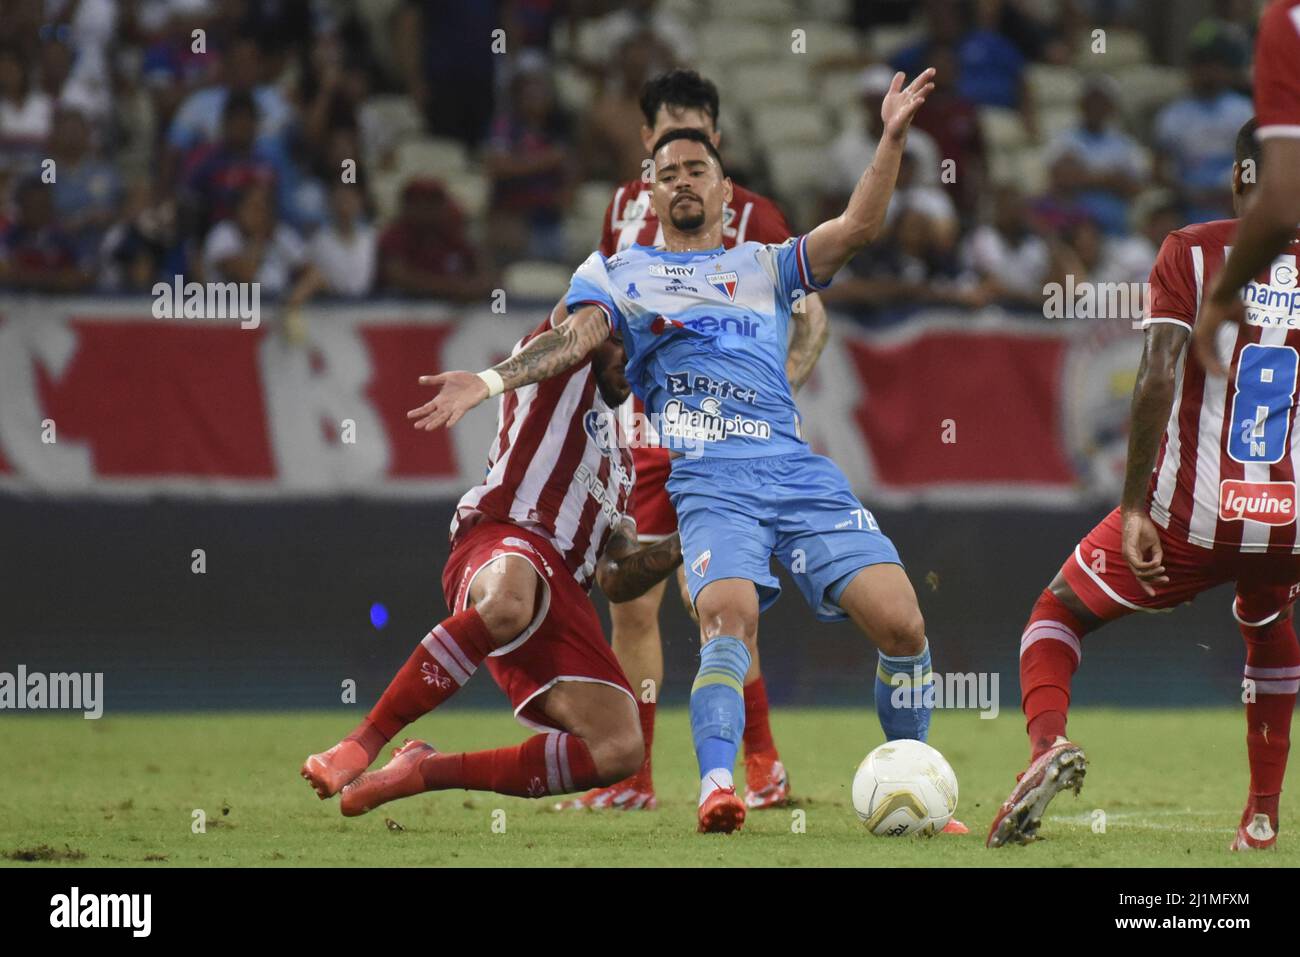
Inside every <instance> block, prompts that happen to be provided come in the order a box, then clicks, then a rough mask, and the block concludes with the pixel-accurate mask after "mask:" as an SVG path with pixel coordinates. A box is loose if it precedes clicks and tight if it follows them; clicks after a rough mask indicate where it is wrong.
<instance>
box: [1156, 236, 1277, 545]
mask: <svg viewBox="0 0 1300 957" xmlns="http://www.w3.org/2000/svg"><path fill="white" fill-rule="evenodd" d="M1236 231H1237V220H1235V219H1228V220H1219V221H1218V222H1212V223H1200V224H1198V225H1195V226H1188V227H1186V228H1185V229H1179V230H1175V231H1174V232H1172V233H1170V234H1169V236H1168V237H1167V238H1166V239H1165V241H1164V244H1163V245H1162V246H1161V247H1160V254H1159V255H1158V256H1157V257H1156V263H1155V266H1154V267H1153V268H1152V270H1151V314H1150V316H1149V317H1148V318H1147V319H1146V321H1145V324H1152V323H1161V322H1172V323H1177V324H1179V325H1182V326H1186V327H1187V329H1188V330H1190V329H1191V328H1192V325H1193V324H1194V323H1195V322H1196V316H1197V313H1198V312H1199V311H1200V305H1201V301H1202V299H1203V297H1204V296H1205V295H1206V294H1207V292H1208V290H1209V289H1210V286H1211V284H1212V283H1213V280H1214V276H1215V274H1216V273H1218V271H1219V270H1220V269H1221V268H1222V267H1223V263H1224V261H1225V260H1226V259H1227V257H1228V253H1229V251H1230V250H1231V248H1232V245H1231V244H1232V238H1233V236H1234V235H1235V234H1236ZM1297 252H1300V230H1298V231H1297V237H1296V239H1294V240H1293V241H1292V244H1291V246H1290V247H1289V248H1288V251H1287V252H1285V253H1284V254H1283V255H1281V256H1279V257H1278V258H1277V259H1276V260H1275V261H1274V262H1273V265H1272V266H1270V267H1269V269H1268V271H1267V273H1266V274H1261V275H1260V276H1257V277H1256V279H1255V281H1253V282H1251V283H1249V284H1247V286H1246V288H1245V289H1244V290H1243V292H1242V297H1243V298H1244V300H1245V303H1246V314H1247V322H1246V324H1245V325H1244V326H1242V327H1241V328H1238V327H1236V326H1234V325H1232V324H1227V325H1225V326H1224V327H1223V328H1222V329H1221V330H1220V331H1219V340H1218V347H1219V350H1220V353H1221V355H1222V356H1223V357H1224V358H1225V360H1226V359H1227V358H1228V357H1229V356H1231V360H1232V361H1231V364H1230V365H1229V366H1228V369H1229V371H1228V376H1227V378H1226V379H1218V378H1213V377H1210V376H1207V375H1206V374H1205V370H1204V368H1203V367H1202V366H1201V364H1200V362H1198V361H1197V359H1196V356H1195V355H1194V354H1193V353H1192V350H1191V348H1190V341H1189V345H1188V346H1187V347H1185V348H1184V350H1183V355H1182V358H1181V359H1180V360H1179V367H1178V373H1177V375H1178V379H1177V385H1176V389H1175V397H1174V405H1173V409H1172V410H1171V411H1170V414H1169V424H1168V426H1167V427H1166V429H1165V436H1164V440H1163V442H1162V443H1161V447H1160V455H1159V458H1158V459H1157V462H1156V467H1155V471H1154V472H1153V473H1152V476H1151V484H1150V488H1149V491H1148V502H1149V506H1150V510H1151V518H1152V520H1153V521H1155V523H1156V524H1157V525H1160V526H1161V527H1163V528H1166V529H1168V530H1169V531H1170V532H1171V533H1173V534H1175V535H1177V536H1179V537H1180V538H1183V539H1185V540H1187V541H1189V542H1191V543H1193V544H1195V545H1200V546H1202V547H1204V548H1213V547H1214V546H1216V545H1218V546H1220V547H1223V546H1227V547H1230V548H1233V549H1237V550H1240V551H1243V552H1285V553H1300V541H1297V537H1296V474H1297V472H1298V471H1300V436H1297V435H1296V429H1295V427H1294V426H1295V415H1296V378H1297V356H1298V355H1300V284H1297V261H1296V260H1297Z"/></svg>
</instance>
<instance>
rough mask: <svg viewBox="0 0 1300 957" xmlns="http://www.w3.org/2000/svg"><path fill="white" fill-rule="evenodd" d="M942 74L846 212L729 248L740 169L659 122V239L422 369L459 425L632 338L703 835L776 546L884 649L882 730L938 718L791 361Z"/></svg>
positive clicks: (886, 140) (443, 413) (898, 573)
mask: <svg viewBox="0 0 1300 957" xmlns="http://www.w3.org/2000/svg"><path fill="white" fill-rule="evenodd" d="M933 75H934V74H933V71H932V70H927V71H925V72H924V73H922V74H921V75H920V76H919V77H917V78H916V79H915V80H914V81H913V82H912V83H911V84H910V85H908V86H906V87H905V86H904V85H903V84H904V77H903V75H902V74H901V73H900V74H898V75H897V76H895V78H894V82H893V85H892V86H891V88H890V91H889V93H888V94H887V95H886V97H885V99H884V103H883V104H882V107H881V115H882V118H883V119H884V121H885V133H884V136H882V138H881V140H880V144H879V146H878V147H877V149H876V155H875V159H874V161H873V162H872V165H871V167H870V168H868V169H867V170H866V172H865V173H864V174H863V176H862V178H861V180H860V181H859V182H858V185H857V188H856V189H855V190H854V192H853V195H852V197H851V198H850V199H849V203H848V206H847V207H846V208H845V210H844V212H843V213H842V214H841V215H840V216H838V217H836V218H835V219H832V220H828V221H827V222H824V223H822V224H821V225H820V226H818V227H817V228H816V229H814V230H812V232H810V233H808V234H806V235H804V236H800V237H797V238H794V239H790V240H788V241H787V242H785V243H783V244H780V245H762V244H759V243H753V242H749V243H744V244H742V245H738V246H736V247H734V248H732V249H730V250H728V249H725V248H724V247H723V245H722V210H723V207H724V205H725V203H726V202H727V201H728V200H729V199H730V197H731V181H730V180H729V179H727V177H726V175H725V173H724V171H723V168H722V161H721V158H720V157H719V156H718V154H717V151H716V149H715V148H714V146H713V144H712V142H711V141H710V140H709V139H708V137H707V136H704V135H703V134H701V133H699V131H697V130H687V129H682V130H673V131H671V132H669V133H667V134H665V135H664V136H663V137H662V138H661V139H660V140H659V142H658V143H657V144H656V145H655V149H654V153H653V157H654V164H655V177H656V180H655V186H654V189H653V194H652V202H653V204H654V208H655V212H656V214H657V215H658V217H659V221H660V223H661V224H662V227H663V237H664V242H663V246H662V247H650V246H639V245H638V246H632V247H630V248H629V249H625V250H623V251H621V252H619V253H618V254H616V255H614V256H611V257H609V258H608V259H606V258H605V257H603V256H602V255H601V254H600V253H593V254H592V256H591V257H590V258H589V259H587V261H586V262H584V263H583V264H582V265H581V266H580V267H579V268H578V270H577V272H576V273H574V276H573V281H572V284H571V286H570V289H569V294H568V296H567V297H566V303H567V305H568V308H569V310H570V313H569V316H568V318H567V319H565V320H564V321H563V322H561V323H560V324H559V325H557V326H555V328H554V330H553V332H552V333H548V334H545V335H542V336H538V337H537V338H535V339H534V340H533V341H532V342H531V343H530V345H529V346H528V347H527V348H525V349H522V350H520V351H519V352H517V353H516V354H515V355H513V356H512V357H511V358H509V359H507V360H506V361H504V362H502V363H500V364H498V365H496V366H494V367H493V368H491V369H487V370H485V371H483V372H481V373H478V374H473V373H468V372H448V373H443V374H442V375H438V376H429V377H425V378H423V379H421V382H422V383H424V384H428V385H436V386H440V387H441V391H440V392H439V393H438V395H437V396H435V397H434V398H433V399H432V400H431V401H430V402H428V403H426V404H425V405H424V406H422V407H420V408H419V409H414V410H412V411H411V412H410V413H409V416H410V417H411V418H413V419H416V420H417V423H416V426H417V428H425V429H430V430H431V429H435V428H438V427H439V426H441V425H444V424H446V425H453V424H455V422H456V421H458V420H459V419H460V417H461V416H462V415H464V413H465V412H466V411H468V410H469V409H471V408H473V407H474V406H475V405H477V404H478V403H480V402H482V401H483V400H484V399H487V398H490V397H492V396H494V395H498V394H500V393H501V392H502V391H504V390H509V389H516V388H538V386H536V385H534V383H538V382H541V381H542V380H544V379H546V378H549V377H550V376H552V375H555V374H557V373H558V372H560V371H562V370H564V369H567V368H570V367H571V366H573V365H575V364H577V363H579V362H581V361H584V360H585V359H586V357H587V356H588V354H589V353H590V351H591V350H592V349H593V348H594V347H595V346H596V345H598V344H599V343H600V342H603V341H604V340H605V339H606V338H607V337H609V336H613V337H614V338H616V339H618V340H621V342H622V343H623V347H624V350H625V351H626V354H627V366H626V374H627V378H628V381H629V383H630V384H631V386H632V389H633V390H634V391H635V392H636V393H637V395H639V396H640V397H641V399H642V401H643V402H644V403H645V406H646V410H647V412H648V414H649V415H650V418H651V423H652V424H653V425H654V426H655V428H656V430H657V432H658V433H659V436H660V440H661V442H662V443H663V444H665V445H667V446H668V447H669V448H670V449H671V450H673V452H674V453H675V454H674V459H673V464H672V474H671V476H670V478H669V480H668V492H669V495H670V497H671V498H672V502H673V507H674V508H675V509H676V511H677V519H678V525H679V529H680V533H681V541H682V554H683V556H684V561H685V564H686V567H687V569H688V572H687V582H688V585H689V588H690V593H691V599H692V601H693V602H694V605H695V610H696V612H697V613H698V615H699V620H700V633H701V642H702V647H701V652H700V668H699V672H698V675H697V677H696V680H695V684H694V686H693V687H692V689H691V730H692V734H693V737H694V740H695V750H696V755H697V757H698V759H699V767H700V776H701V783H700V805H699V815H698V817H699V829H700V830H701V831H703V832H730V831H734V830H736V829H737V828H739V827H740V826H741V824H742V823H743V822H744V819H745V806H744V803H743V802H742V801H741V800H740V798H739V797H737V796H736V793H735V787H734V784H733V780H732V773H733V768H734V766H735V759H736V752H737V748H738V745H739V743H740V740H741V735H742V733H743V730H744V698H743V691H742V685H743V682H744V677H745V672H746V670H747V669H748V667H749V661H750V649H751V648H752V647H753V645H754V642H755V639H756V635H757V631H758V617H759V613H760V612H761V611H762V610H763V609H765V608H767V607H768V606H769V605H771V604H772V602H773V601H775V600H776V597H777V595H778V594H779V593H780V586H779V584H778V582H777V579H776V578H775V577H774V576H773V575H772V572H771V558H772V556H774V555H775V556H776V558H777V559H778V560H779V561H780V562H781V564H782V565H784V566H785V568H786V569H787V571H789V573H790V575H791V576H792V577H793V578H794V580H795V582H796V583H797V584H798V587H799V590H800V591H801V592H802V593H803V596H804V598H805V599H806V600H807V602H808V604H809V605H810V606H811V607H812V609H813V611H814V612H815V613H816V615H817V617H818V618H820V619H822V620H823V621H836V620H840V619H843V618H845V617H847V618H849V619H851V620H852V621H853V622H854V624H856V625H857V626H858V627H859V628H860V629H861V630H862V631H863V632H864V633H865V634H866V635H867V636H868V637H869V638H870V640H871V641H873V642H874V643H875V645H876V646H877V648H878V649H879V652H880V663H879V667H878V669H877V673H876V688H875V697H876V710H877V713H878V715H879V718H880V723H881V727H882V728H883V729H884V732H885V736H886V737H887V738H888V739H890V740H894V739H898V738H919V739H921V740H924V739H925V737H926V733H927V730H928V728H929V723H930V698H929V697H928V696H927V695H926V694H925V690H926V687H927V686H928V685H929V684H930V683H931V682H932V680H933V679H932V677H931V674H930V651H929V646H928V643H927V641H926V636H925V625H924V622H923V620H922V618H921V612H920V609H919V608H918V606H917V601H916V594H915V592H914V591H913V590H912V586H911V583H910V582H909V581H908V579H907V575H906V574H905V573H904V571H903V568H902V564H901V562H900V560H899V557H898V552H897V551H896V550H895V549H894V546H893V543H892V542H890V540H889V539H888V538H887V537H886V536H885V534H884V533H883V532H882V531H881V530H880V527H879V526H878V525H877V523H876V521H875V519H874V517H873V516H872V514H871V512H870V511H868V510H867V509H866V508H865V507H864V506H863V505H862V503H861V502H860V501H858V499H857V497H856V496H855V495H854V494H853V491H852V489H851V488H850V487H849V483H848V481H847V480H846V479H845V477H844V475H843V474H842V473H841V472H840V470H839V469H838V468H837V467H836V466H835V464H834V463H833V462H831V461H830V460H829V459H827V458H825V457H824V456H820V455H815V454H814V453H813V452H812V450H811V449H810V448H809V447H808V444H807V443H806V442H804V440H803V438H802V436H801V434H800V427H799V412H798V409H797V408H796V407H795V404H794V399H793V396H792V395H791V390H790V385H789V382H788V381H787V379H786V375H785V358H786V347H787V343H788V340H789V334H790V323H791V322H792V321H799V320H800V319H801V316H802V310H801V308H800V300H801V298H802V297H803V296H804V295H806V294H807V293H810V292H813V291H815V290H817V289H821V288H824V287H825V286H826V285H827V284H828V283H829V282H830V279H831V277H832V276H834V275H835V273H836V272H838V271H839V269H840V268H841V267H842V266H843V265H844V264H845V263H846V262H848V260H849V259H851V258H852V257H853V256H854V254H856V253H857V252H858V250H860V249H861V248H862V247H864V246H866V245H867V244H868V243H870V242H872V241H873V240H874V239H875V238H876V237H877V235H878V234H879V231H880V228H881V225H882V224H883V222H884V218H885V211H886V209H887V207H888V205H889V199H890V196H891V195H892V193H893V189H894V183H895V180H896V179H897V175H898V166H899V161H900V158H901V156H902V153H903V146H904V143H905V140H906V136H907V129H908V126H909V125H910V123H911V121H912V118H913V116H915V114H916V112H917V110H918V109H920V107H921V104H922V103H924V101H925V97H926V95H927V94H928V93H929V92H930V90H931V89H933V84H932V83H931V82H930V81H931V78H932V77H933ZM592 507H599V503H595V502H593V503H592ZM950 829H952V830H956V831H959V832H964V831H965V828H964V826H963V825H961V824H955V827H954V826H953V825H950Z"/></svg>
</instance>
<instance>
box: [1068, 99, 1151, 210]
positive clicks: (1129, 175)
mask: <svg viewBox="0 0 1300 957" xmlns="http://www.w3.org/2000/svg"><path fill="white" fill-rule="evenodd" d="M1118 108H1119V88H1118V85H1117V84H1116V83H1115V81H1114V80H1113V79H1111V78H1110V77H1108V76H1105V75H1104V74H1099V75H1096V76H1093V77H1091V78H1090V79H1089V80H1088V82H1087V85H1086V86H1085V88H1084V91H1083V95H1082V97H1081V98H1080V101H1079V109H1080V114H1081V116H1082V122H1080V124H1079V125H1078V126H1076V127H1074V128H1073V129H1067V130H1062V131H1061V133H1059V134H1058V135H1057V137H1056V138H1055V139H1054V140H1053V141H1052V142H1051V144H1049V145H1048V147H1047V150H1046V153H1045V155H1044V160H1045V161H1046V162H1047V163H1048V164H1049V166H1051V167H1052V171H1053V179H1054V182H1056V183H1058V184H1060V185H1061V186H1062V187H1063V188H1064V189H1067V190H1069V192H1070V193H1071V194H1077V196H1078V201H1079V203H1080V204H1081V205H1082V206H1083V208H1084V209H1085V210H1086V211H1087V212H1088V214H1089V215H1090V216H1092V218H1093V219H1095V220H1096V221H1097V222H1098V223H1099V224H1101V227H1102V229H1104V230H1105V231H1106V232H1107V233H1108V234H1110V235H1119V234H1122V233H1126V232H1128V231H1129V224H1128V202H1129V200H1130V199H1132V198H1133V196H1135V195H1137V193H1138V192H1140V191H1141V188H1142V183H1143V178H1144V177H1145V176H1146V175H1147V172H1148V170H1147V169H1146V162H1145V158H1144V157H1143V153H1142V147H1141V146H1139V145H1138V142H1137V140H1135V139H1133V138H1132V137H1131V136H1129V135H1128V134H1127V133H1124V132H1121V131H1120V130H1118V129H1116V128H1115V117H1116V114H1117V111H1118Z"/></svg>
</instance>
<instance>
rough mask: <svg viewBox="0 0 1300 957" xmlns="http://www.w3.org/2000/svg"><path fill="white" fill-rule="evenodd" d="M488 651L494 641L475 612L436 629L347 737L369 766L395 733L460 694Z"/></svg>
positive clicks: (471, 610) (454, 617)
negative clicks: (355, 743)
mask: <svg viewBox="0 0 1300 957" xmlns="http://www.w3.org/2000/svg"><path fill="white" fill-rule="evenodd" d="M492 648H493V645H492V636H491V635H490V634H488V630H487V626H486V625H484V624H483V619H482V618H481V617H479V613H478V611H477V609H475V608H466V609H465V610H464V611H462V612H458V613H457V614H455V615H452V616H451V617H450V618H447V619H445V620H443V621H442V622H440V623H439V624H437V625H434V626H433V630H432V631H430V632H429V633H428V634H427V635H425V636H424V641H422V642H420V644H419V646H418V647H417V648H416V649H415V651H414V652H412V654H411V657H410V658H408V659H407V661H406V664H404V665H402V667H401V669H400V670H399V671H398V672H397V674H396V675H394V676H393V680H392V681H391V682H389V684H388V687H387V688H386V689H385V690H384V693H383V694H382V695H381V696H380V698H379V701H378V703H377V704H376V705H375V707H374V708H373V709H372V710H371V712H370V714H369V715H367V716H366V720H365V721H363V722H361V724H360V725H359V726H358V727H357V729H356V730H355V731H353V732H352V733H351V734H350V735H348V738H350V739H352V740H354V741H356V742H357V743H358V744H360V745H361V746H362V747H363V748H365V749H366V753H367V754H368V755H369V756H370V760H371V761H373V760H374V759H375V758H376V757H377V756H378V755H379V752H380V751H381V750H383V747H384V745H385V744H386V743H388V742H389V741H391V740H392V739H393V737H394V736H395V735H396V734H397V732H399V731H401V730H402V729H403V728H404V727H406V726H407V725H408V724H410V723H411V722H412V721H414V720H415V719H416V718H419V717H421V716H422V715H425V714H428V713H429V712H430V711H432V710H433V709H434V708H436V707H438V705H440V704H442V703H443V702H444V701H446V700H447V699H448V698H450V697H451V696H452V695H454V694H455V693H456V692H457V691H459V690H460V688H461V686H462V685H464V684H465V682H467V681H468V680H469V679H470V676H471V675H473V674H474V672H475V671H476V670H477V669H478V666H479V665H480V664H481V663H482V661H483V659H484V658H486V657H487V655H488V653H489V652H491V651H492Z"/></svg>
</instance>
